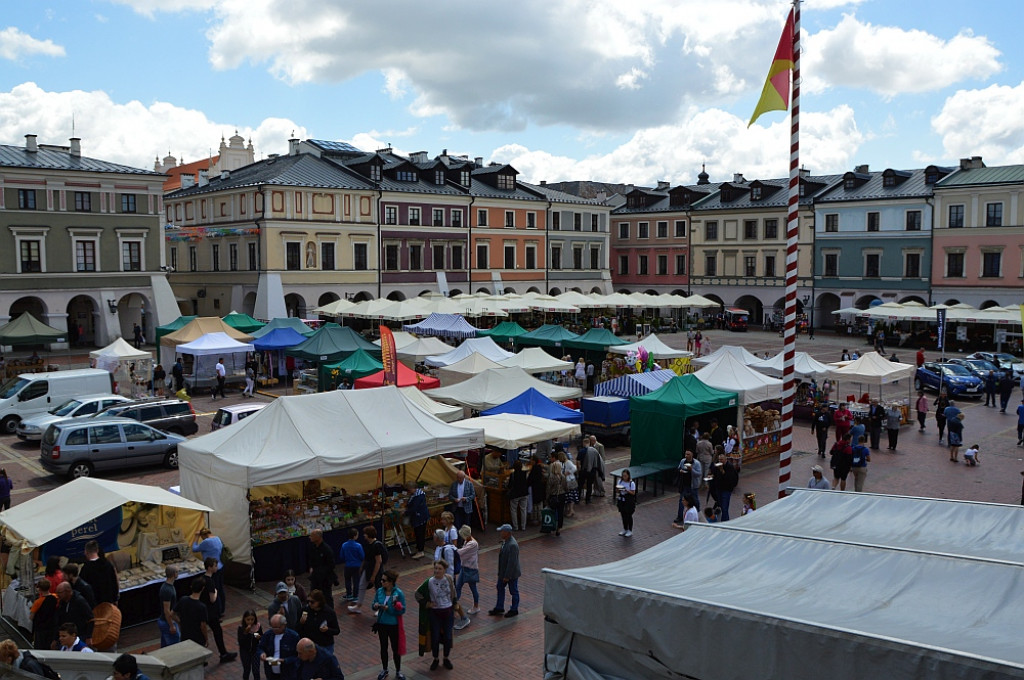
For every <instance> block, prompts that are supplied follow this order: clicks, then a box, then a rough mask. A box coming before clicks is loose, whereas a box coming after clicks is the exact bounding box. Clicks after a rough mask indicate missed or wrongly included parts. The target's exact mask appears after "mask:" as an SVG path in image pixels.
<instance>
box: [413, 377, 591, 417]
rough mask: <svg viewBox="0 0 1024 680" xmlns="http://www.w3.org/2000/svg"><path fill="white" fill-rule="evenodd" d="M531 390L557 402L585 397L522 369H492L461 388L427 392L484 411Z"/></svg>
mask: <svg viewBox="0 0 1024 680" xmlns="http://www.w3.org/2000/svg"><path fill="white" fill-rule="evenodd" d="M531 387H533V388H534V389H536V390H537V391H538V392H540V393H541V394H543V395H544V396H546V397H548V398H549V399H553V400H555V401H565V400H567V399H576V398H578V397H580V396H581V395H582V394H583V392H582V391H581V390H580V389H579V388H576V387H559V386H558V385H552V384H551V383H546V382H543V381H540V380H537V379H536V378H534V377H533V376H531V375H530V374H529V373H527V372H526V371H524V370H523V369H521V368H492V369H490V370H487V371H484V372H483V373H480V374H478V375H474V376H473V377H472V378H470V379H469V380H466V381H464V382H461V383H459V384H458V385H452V386H451V387H441V388H438V389H435V390H428V391H427V396H428V397H430V398H431V399H437V400H438V401H444V402H447V403H452V404H461V405H462V406H468V407H469V408H472V409H475V410H477V411H483V410H485V409H489V408H492V407H494V406H498V405H499V404H504V403H505V402H506V401H508V400H510V399H512V398H514V397H517V396H519V395H520V394H522V393H523V392H525V391H526V390H528V389H530V388H531Z"/></svg>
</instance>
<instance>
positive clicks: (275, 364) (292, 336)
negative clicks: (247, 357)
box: [252, 326, 313, 387]
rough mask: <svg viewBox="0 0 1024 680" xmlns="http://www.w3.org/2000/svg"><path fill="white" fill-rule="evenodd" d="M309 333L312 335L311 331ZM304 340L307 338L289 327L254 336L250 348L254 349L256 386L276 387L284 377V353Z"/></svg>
mask: <svg viewBox="0 0 1024 680" xmlns="http://www.w3.org/2000/svg"><path fill="white" fill-rule="evenodd" d="M309 331H310V333H311V334H312V332H313V330H312V329H309ZM306 339H307V336H305V335H303V334H302V333H300V332H298V331H297V330H295V329H294V328H291V327H290V326H281V327H278V328H274V329H272V330H270V331H268V332H266V333H263V334H262V335H259V336H256V335H254V336H253V341H252V346H253V347H255V348H256V368H255V372H256V384H257V385H259V386H260V387H267V386H271V385H276V384H277V383H278V381H279V380H280V379H282V378H284V377H286V370H285V362H284V351H285V350H288V349H291V348H292V347H297V346H299V345H301V344H302V343H304V342H305V341H306Z"/></svg>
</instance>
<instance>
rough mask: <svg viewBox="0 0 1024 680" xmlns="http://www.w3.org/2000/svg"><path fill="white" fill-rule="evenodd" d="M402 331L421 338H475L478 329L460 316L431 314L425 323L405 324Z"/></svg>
mask: <svg viewBox="0 0 1024 680" xmlns="http://www.w3.org/2000/svg"><path fill="white" fill-rule="evenodd" d="M402 330H404V331H408V332H409V333H415V334H416V335H419V336H421V337H423V336H436V337H439V338H475V337H476V333H477V329H476V328H474V327H473V326H472V325H470V323H469V322H468V321H466V319H465V318H464V317H463V316H462V315H460V314H436V313H434V314H431V315H430V316H428V317H427V318H426V319H424V320H423V321H420V322H419V323H414V324H405V325H404V326H402Z"/></svg>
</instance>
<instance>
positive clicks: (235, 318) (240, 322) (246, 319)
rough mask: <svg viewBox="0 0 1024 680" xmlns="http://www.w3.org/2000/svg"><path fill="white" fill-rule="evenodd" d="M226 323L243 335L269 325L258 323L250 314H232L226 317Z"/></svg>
mask: <svg viewBox="0 0 1024 680" xmlns="http://www.w3.org/2000/svg"><path fill="white" fill-rule="evenodd" d="M224 323H226V324H227V325H229V326H231V327H232V328H234V329H235V330H238V331H242V332H243V333H252V332H253V331H258V330H259V329H261V328H263V327H264V326H266V325H267V324H265V323H263V322H262V321H257V320H256V319H254V318H252V317H251V316H249V315H248V314H241V313H239V312H231V313H230V314H228V315H227V316H225V317H224Z"/></svg>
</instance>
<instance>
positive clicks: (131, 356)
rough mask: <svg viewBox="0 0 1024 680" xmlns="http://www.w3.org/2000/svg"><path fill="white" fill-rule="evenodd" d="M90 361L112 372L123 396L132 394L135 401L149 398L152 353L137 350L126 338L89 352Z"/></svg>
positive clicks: (97, 366)
mask: <svg viewBox="0 0 1024 680" xmlns="http://www.w3.org/2000/svg"><path fill="white" fill-rule="evenodd" d="M89 359H90V360H91V361H92V362H93V363H94V364H95V366H96V368H102V369H103V370H105V371H110V373H111V375H113V376H114V382H115V383H117V385H118V391H119V392H120V393H121V394H124V395H128V394H131V396H132V398H134V399H141V398H143V397H147V396H149V394H150V391H149V381H150V377H151V376H152V375H153V355H152V353H150V352H147V351H145V350H141V349H135V348H134V347H132V346H131V345H129V344H128V343H127V342H125V340H124V338H117V339H116V340H114V341H113V342H112V343H110V344H109V345H107V346H106V347H104V348H102V349H96V350H93V351H91V352H89ZM161 387H162V386H161Z"/></svg>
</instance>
